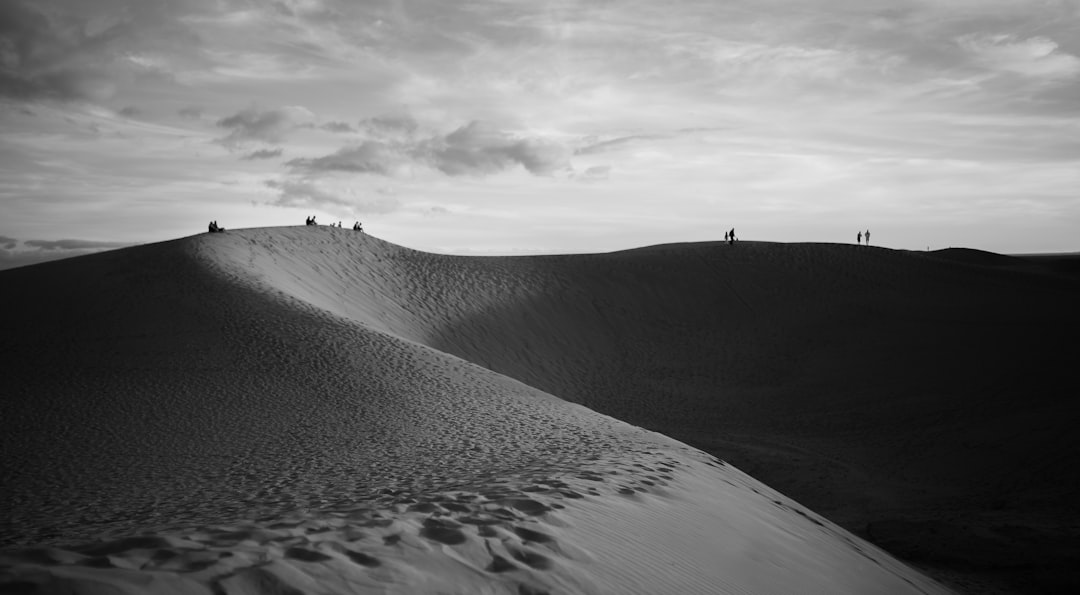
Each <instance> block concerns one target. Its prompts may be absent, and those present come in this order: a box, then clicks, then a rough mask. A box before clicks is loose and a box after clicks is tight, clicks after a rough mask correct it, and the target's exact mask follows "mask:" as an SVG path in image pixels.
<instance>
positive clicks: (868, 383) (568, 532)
mask: <svg viewBox="0 0 1080 595" xmlns="http://www.w3.org/2000/svg"><path fill="white" fill-rule="evenodd" d="M950 256H955V254H950V253H945V254H942V253H931V254H920V253H903V252H895V251H889V250H884V249H877V248H866V247H856V246H842V245H809V244H802V245H798V244H796V245H783V244H758V243H750V242H743V243H740V244H737V245H735V246H727V245H724V244H719V243H717V244H690V245H678V246H659V247H653V248H646V249H640V250H633V251H626V252H618V253H612V254H598V255H576V256H550V257H515V258H511V257H492V258H476V257H471V258H469V257H453V256H439V255H432V254H425V253H420V252H416V251H412V250H408V249H405V248H402V247H399V246H395V245H392V244H389V243H386V242H383V241H380V240H378V239H376V238H374V237H371V236H368V235H364V234H360V233H356V232H352V231H351V230H338V229H332V228H327V227H314V228H312V227H299V228H277V229H250V230H238V231H230V232H228V233H225V234H208V235H200V236H195V237H191V238H185V239H181V240H176V241H173V242H165V243H161V244H154V245H148V246H141V247H136V248H131V249H124V250H118V251H114V252H108V253H102V254H98V255H93V256H89V257H83V258H78V259H72V260H69V261H62V262H56V263H47V264H43V265H37V266H33V267H27V268H23V269H15V270H11V271H5V272H4V273H2V274H0V284H2V291H0V321H2V322H0V325H2V330H3V334H2V339H0V341H2V342H3V343H2V344H0V346H2V348H3V352H4V353H5V354H9V355H6V356H5V361H4V363H3V367H4V396H3V399H2V401H0V402H2V407H3V409H2V411H0V412H2V414H3V416H2V419H3V425H4V430H5V432H3V433H0V446H2V451H0V455H2V457H0V465H2V472H3V479H4V483H3V488H2V489H3V502H4V504H5V509H6V510H7V511H8V518H5V519H4V525H3V527H2V528H0V544H3V545H4V546H5V547H6V548H7V549H8V553H7V554H5V555H3V556H2V557H0V581H6V582H7V584H8V586H9V590H10V589H23V588H24V589H26V590H27V591H29V592H33V591H32V589H33V588H34V585H38V586H41V585H46V584H48V583H52V584H53V585H54V586H56V585H61V586H63V585H69V586H70V585H73V584H74V585H76V586H77V587H78V588H89V586H92V585H95V584H100V585H107V586H109V587H111V588H113V589H114V591H108V592H145V591H148V590H150V591H160V592H192V593H200V592H217V593H220V592H225V593H256V592H305V593H308V592H310V593H322V592H367V591H370V592H447V591H450V592H462V593H471V592H480V591H482V590H484V589H487V590H489V591H490V592H509V593H534V592H545V591H549V592H552V593H561V592H611V593H629V592H642V593H645V592H651V593H664V592H671V593H675V592H679V593H691V592H700V593H711V592H721V593H756V592H761V593H764V592H800V593H812V592H820V593H840V592H850V593H868V592H881V593H887V592H895V593H907V592H936V591H938V590H940V587H938V586H937V585H936V584H935V583H933V582H932V581H929V580H928V579H926V578H924V577H923V576H921V575H919V574H918V573H916V572H914V571H912V570H910V569H909V568H907V567H906V566H904V565H903V564H900V563H898V562H896V561H895V560H893V559H892V558H891V557H889V556H888V555H886V554H884V553H883V552H881V551H880V550H878V549H877V548H876V547H874V546H872V545H870V544H868V543H865V542H864V541H862V540H861V539H859V538H857V537H855V536H853V535H851V534H849V533H847V532H846V531H844V530H843V529H840V528H839V527H837V526H835V525H833V524H832V523H831V522H830V521H827V520H824V519H823V518H822V517H821V516H819V515H818V514H817V513H824V514H825V516H827V517H829V518H830V519H833V520H836V521H837V522H839V523H840V524H841V525H843V526H845V527H848V528H850V529H854V530H856V531H859V532H861V533H862V534H863V535H868V536H870V537H871V538H872V539H874V540H877V541H878V542H879V543H882V544H884V545H885V546H887V547H889V548H891V549H893V550H894V551H896V552H897V553H900V554H902V555H905V556H907V557H909V558H910V559H913V560H915V561H916V562H919V563H921V564H923V565H925V566H926V567H927V568H930V569H931V570H935V571H940V574H941V575H942V576H945V577H946V578H948V579H950V580H953V581H955V582H956V583H957V584H961V585H963V584H964V582H963V581H972V580H975V579H976V578H978V579H980V580H983V579H986V576H987V575H993V574H995V573H1003V574H1005V575H1007V576H1006V577H1005V578H1007V579H1008V580H1010V581H1013V583H1014V584H1019V583H1018V581H1022V582H1023V584H1020V587H1021V588H1029V589H1036V588H1039V587H1041V586H1050V587H1054V586H1061V585H1065V584H1067V583H1068V581H1069V580H1072V577H1071V575H1069V574H1067V573H1066V572H1065V571H1064V570H1063V569H1065V568H1067V566H1066V565H1065V564H1067V563H1068V562H1070V561H1071V560H1072V558H1073V557H1074V556H1075V552H1073V551H1070V550H1069V549H1068V548H1067V547H1061V546H1059V545H1057V544H1056V543H1053V542H1052V541H1051V540H1053V539H1055V538H1058V539H1060V540H1061V543H1066V544H1068V543H1075V536H1076V535H1075V534H1076V527H1077V523H1076V516H1077V515H1076V507H1075V505H1074V504H1073V503H1072V501H1071V498H1072V497H1074V496H1075V493H1076V486H1077V481H1076V472H1075V471H1074V469H1077V468H1078V467H1077V466H1076V463H1077V462H1080V461H1077V458H1078V457H1077V454H1078V448H1077V440H1076V439H1075V438H1074V432H1073V431H1072V429H1073V428H1072V427H1073V424H1074V422H1075V419H1074V418H1072V417H1070V412H1071V402H1070V401H1071V398H1073V396H1074V395H1075V394H1078V391H1077V390H1076V381H1075V379H1074V378H1071V377H1070V369H1069V367H1068V366H1069V365H1070V364H1071V363H1072V362H1074V361H1075V359H1076V358H1075V356H1076V347H1075V346H1074V343H1075V337H1076V335H1077V333H1076V331H1077V329H1078V328H1080V326H1078V324H1077V314H1076V313H1075V312H1073V311H1072V310H1073V304H1074V301H1075V298H1076V295H1077V284H1076V282H1075V281H1074V280H1072V279H1069V278H1065V277H1058V276H1055V275H1053V274H1049V273H1042V272H1039V271H1038V270H1035V271H1028V270H1027V268H1026V267H1024V266H1018V267H1012V266H1004V267H1002V266H998V265H996V264H993V263H990V264H987V263H971V262H966V261H965V262H958V261H957V260H958V259H956V258H951V257H950ZM959 260H967V259H966V257H965V258H962V259H959ZM1014 264H1015V263H1014ZM1014 269H1015V270H1014ZM1066 339H1068V341H1065V340H1066ZM564 399H565V400H564ZM568 401H574V402H577V403H581V404H582V405H585V406H588V407H590V408H592V409H594V410H597V411H600V412H601V413H606V414H608V415H611V416H613V417H615V418H619V419H620V420H623V421H626V422H629V423H630V424H635V425H639V426H645V427H648V428H650V429H653V430H657V431H660V432H663V433H666V434H668V435H670V436H672V437H674V438H676V439H678V440H682V441H684V442H688V443H690V444H693V445H694V446H697V447H699V448H704V449H706V450H708V451H710V452H711V453H713V454H714V455H719V456H720V457H721V458H723V459H727V460H729V461H731V462H734V463H735V465H737V466H739V467H740V468H742V469H743V470H746V471H748V472H750V474H751V475H753V476H754V477H756V478H758V479H764V480H765V482H766V483H768V484H770V485H772V486H773V487H776V488H779V490H780V491H781V492H783V493H784V494H786V496H783V495H780V493H777V492H774V491H773V490H771V489H770V488H768V487H765V485H763V484H761V483H759V482H758V481H756V480H755V479H751V478H750V477H749V476H746V475H744V474H743V473H741V472H740V471H738V470H736V469H735V468H733V467H732V466H731V465H729V464H725V463H724V462H722V461H721V460H719V459H716V458H714V457H712V456H709V455H707V454H705V453H702V452H700V451H698V450H696V449H692V448H689V447H687V446H685V445H684V444H681V443H679V442H675V441H674V440H670V439H668V438H666V437H664V436H661V435H659V434H656V433H653V432H650V431H647V430H643V429H640V428H637V427H634V426H633V425H628V424H626V423H623V421H617V420H616V419H613V418H612V417H607V416H606V415H601V414H598V413H594V412H593V411H590V410H588V409H585V408H584V407H581V406H579V405H575V404H572V403H570V402H568ZM788 496H790V497H792V498H794V500H792V499H789V498H788ZM796 501H798V502H801V503H802V504H805V505H807V506H809V509H807V508H805V507H803V506H802V505H801V504H799V503H797V502H796ZM811 510H814V511H816V512H811ZM942 535H945V536H946V537H945V538H941V537H940V536H942ZM1017 566H1019V568H1017ZM942 569H943V570H942ZM958 569H959V570H961V571H964V570H968V571H971V572H969V573H968V574H966V575H965V574H956V571H957V570H958ZM973 577H974V578H973ZM990 578H994V577H993V576H991V577H990ZM986 584H988V583H986V582H985V580H984V582H983V583H980V587H979V588H980V589H981V588H985V586H986ZM1002 584H1005V583H1002ZM42 588H45V587H42ZM102 589H104V590H106V591H107V589H105V587H102ZM125 589H126V590H125ZM1033 592H1034V591H1033Z"/></svg>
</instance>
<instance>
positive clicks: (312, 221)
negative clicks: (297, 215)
mask: <svg viewBox="0 0 1080 595" xmlns="http://www.w3.org/2000/svg"><path fill="white" fill-rule="evenodd" d="M304 225H318V223H315V215H312V216H310V217H308V218H307V219H304Z"/></svg>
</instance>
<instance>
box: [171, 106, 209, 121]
mask: <svg viewBox="0 0 1080 595" xmlns="http://www.w3.org/2000/svg"><path fill="white" fill-rule="evenodd" d="M176 113H177V114H178V115H179V116H180V117H181V118H187V119H189V120H198V119H199V118H201V117H202V113H203V110H202V108H201V107H198V106H194V105H189V106H187V107H182V108H180V109H178V110H176Z"/></svg>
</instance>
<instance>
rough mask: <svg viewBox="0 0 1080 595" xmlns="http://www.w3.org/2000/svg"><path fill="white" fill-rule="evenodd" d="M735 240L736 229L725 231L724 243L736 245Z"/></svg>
mask: <svg viewBox="0 0 1080 595" xmlns="http://www.w3.org/2000/svg"><path fill="white" fill-rule="evenodd" d="M735 240H736V238H735V228H734V227H732V228H731V231H725V232H724V241H725V242H727V243H729V244H734V243H735Z"/></svg>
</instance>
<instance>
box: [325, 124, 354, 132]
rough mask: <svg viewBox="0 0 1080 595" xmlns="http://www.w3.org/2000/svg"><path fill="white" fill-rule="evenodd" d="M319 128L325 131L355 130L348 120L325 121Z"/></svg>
mask: <svg viewBox="0 0 1080 595" xmlns="http://www.w3.org/2000/svg"><path fill="white" fill-rule="evenodd" d="M319 128H320V129H322V130H326V131H327V132H339V133H342V132H356V129H355V128H353V127H352V126H350V125H349V123H348V122H326V123H325V124H322V125H320V126H319Z"/></svg>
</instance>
